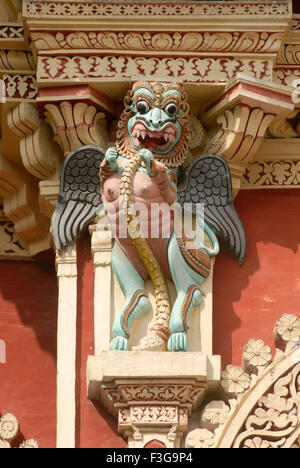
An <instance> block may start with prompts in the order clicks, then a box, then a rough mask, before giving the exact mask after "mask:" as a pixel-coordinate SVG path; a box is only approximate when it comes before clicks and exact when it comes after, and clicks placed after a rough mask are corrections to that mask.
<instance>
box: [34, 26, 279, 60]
mask: <svg viewBox="0 0 300 468" xmlns="http://www.w3.org/2000/svg"><path fill="white" fill-rule="evenodd" d="M283 37H284V34H283V33H279V32H256V31H247V32H238V31H235V32H231V31H228V32H209V31H207V32H203V33H199V32H188V33H179V32H176V33H167V32H160V33H153V32H143V33H142V32H137V31H136V32H126V31H125V32H112V31H105V32H98V31H90V32H85V31H81V32H56V33H52V34H50V33H48V32H44V31H39V32H36V31H33V32H32V33H31V38H32V40H33V42H34V44H35V47H36V49H37V50H39V51H50V50H59V51H60V50H66V51H70V52H71V51H72V50H76V49H77V50H78V49H93V50H101V51H116V52H117V53H118V54H120V53H121V52H122V51H124V53H127V52H128V51H138V52H139V53H140V52H141V51H142V52H143V53H146V54H147V53H151V54H153V52H156V53H157V52H160V53H161V54H165V53H166V51H168V52H169V51H172V55H175V54H176V52H177V53H178V54H182V53H183V52H184V53H188V54H189V55H192V54H193V53H195V54H199V53H200V52H201V53H206V54H211V53H214V54H217V53H222V55H223V54H226V53H231V54H232V53H239V54H250V53H252V54H253V53H255V54H270V53H277V52H278V50H279V49H280V47H281V43H282V40H283Z"/></svg>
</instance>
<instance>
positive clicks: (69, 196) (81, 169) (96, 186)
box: [51, 146, 104, 252]
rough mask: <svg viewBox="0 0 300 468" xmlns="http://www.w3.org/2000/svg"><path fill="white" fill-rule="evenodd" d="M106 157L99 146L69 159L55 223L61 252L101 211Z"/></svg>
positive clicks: (80, 150) (75, 153)
mask: <svg viewBox="0 0 300 468" xmlns="http://www.w3.org/2000/svg"><path fill="white" fill-rule="evenodd" d="M103 159H104V153H103V152H102V151H100V150H99V148H97V147H96V146H84V147H82V148H79V149H77V150H75V151H73V152H72V153H70V154H69V156H68V157H67V158H66V160H65V162H64V165H63V169H62V173H61V179H60V193H59V197H58V203H57V205H56V208H55V211H54V214H53V216H52V221H51V232H52V236H53V240H54V243H55V246H56V249H57V251H58V252H61V251H62V250H63V249H64V248H65V247H67V246H69V245H71V244H73V243H74V242H75V240H76V237H77V236H78V235H79V234H80V233H81V232H82V230H83V229H84V227H85V226H86V225H87V223H88V222H89V221H91V220H92V219H93V218H94V217H95V216H96V215H97V212H98V211H99V210H100V209H101V205H102V199H101V192H100V177H99V172H100V165H101V162H102V161H103Z"/></svg>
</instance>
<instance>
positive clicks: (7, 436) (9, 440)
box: [0, 413, 39, 449]
mask: <svg viewBox="0 0 300 468" xmlns="http://www.w3.org/2000/svg"><path fill="white" fill-rule="evenodd" d="M19 434H20V426H19V423H18V420H17V418H16V417H15V416H14V415H13V414H10V413H8V414H5V415H4V416H2V417H1V418H0V448H12V444H13V442H14V440H15V439H16V437H17V436H18V435H19ZM19 448H35V449H37V448H39V444H38V442H37V441H36V440H34V439H29V440H25V441H23V442H22V443H21V445H19Z"/></svg>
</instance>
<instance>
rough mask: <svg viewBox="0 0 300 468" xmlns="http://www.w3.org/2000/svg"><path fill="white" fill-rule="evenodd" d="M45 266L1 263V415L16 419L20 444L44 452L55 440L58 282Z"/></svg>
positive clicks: (52, 270) (31, 263)
mask: <svg viewBox="0 0 300 468" xmlns="http://www.w3.org/2000/svg"><path fill="white" fill-rule="evenodd" d="M50 265H51V266H49V264H47V262H45V261H43V263H40V262H38V261H33V262H25V261H24V262H23V261H22V262H20V261H3V260H2V261H1V262H0V338H1V339H2V340H4V342H5V344H6V363H5V364H0V381H1V386H0V413H1V414H2V415H3V414H5V413H8V412H9V413H13V414H15V416H16V417H17V419H18V420H19V423H20V427H21V431H22V433H23V436H24V438H27V439H28V438H36V439H38V442H39V444H40V445H41V446H42V447H44V448H48V447H50V448H51V447H55V439H56V330H57V279H56V273H55V268H54V261H53V262H52V264H51V262H50ZM23 440H24V439H23Z"/></svg>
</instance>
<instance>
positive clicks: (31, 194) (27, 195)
mask: <svg viewBox="0 0 300 468" xmlns="http://www.w3.org/2000/svg"><path fill="white" fill-rule="evenodd" d="M0 195H1V196H2V197H3V207H4V212H5V215H6V216H7V217H8V219H9V220H10V221H11V222H12V223H14V226H15V231H16V233H17V234H18V235H19V236H20V237H21V238H22V239H23V240H24V241H26V242H27V244H28V247H29V250H30V254H31V255H34V254H35V253H37V251H36V243H37V242H40V241H41V240H42V239H44V240H47V242H49V240H48V238H49V224H50V223H49V219H47V218H46V217H45V216H44V215H43V214H41V213H40V210H39V203H38V200H39V193H38V186H37V182H36V181H35V180H34V178H33V177H32V176H31V175H30V174H28V173H27V171H25V169H22V168H21V167H19V166H17V165H16V164H13V163H11V162H10V161H8V159H6V158H5V157H4V156H3V155H2V157H1V159H0ZM46 248H49V243H48V247H46ZM38 251H40V250H38Z"/></svg>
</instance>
